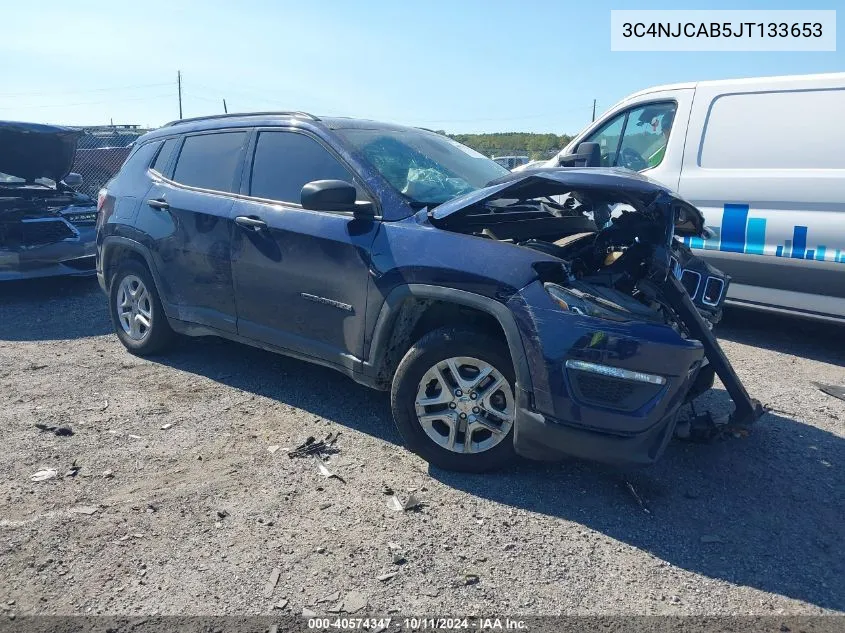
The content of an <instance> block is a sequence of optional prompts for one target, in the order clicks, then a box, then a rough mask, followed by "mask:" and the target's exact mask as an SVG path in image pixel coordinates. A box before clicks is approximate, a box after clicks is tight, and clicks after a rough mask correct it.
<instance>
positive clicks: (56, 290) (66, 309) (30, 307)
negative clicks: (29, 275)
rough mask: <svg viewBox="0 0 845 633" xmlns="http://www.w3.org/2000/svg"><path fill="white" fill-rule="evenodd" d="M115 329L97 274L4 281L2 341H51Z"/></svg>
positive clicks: (0, 318)
mask: <svg viewBox="0 0 845 633" xmlns="http://www.w3.org/2000/svg"><path fill="white" fill-rule="evenodd" d="M111 331H112V326H111V322H110V321H109V315H108V311H107V302H106V298H105V296H104V295H103V292H102V290H100V286H99V285H98V284H97V280H96V278H94V277H48V278H45V279H28V280H25V281H4V282H2V283H0V341H49V340H67V339H77V338H85V337H88V336H101V335H103V334H108V333H109V332H111Z"/></svg>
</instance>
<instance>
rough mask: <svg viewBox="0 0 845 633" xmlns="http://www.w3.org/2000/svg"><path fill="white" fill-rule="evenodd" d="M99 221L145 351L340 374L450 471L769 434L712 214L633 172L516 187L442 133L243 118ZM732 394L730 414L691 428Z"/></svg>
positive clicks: (226, 123) (106, 269)
mask: <svg viewBox="0 0 845 633" xmlns="http://www.w3.org/2000/svg"><path fill="white" fill-rule="evenodd" d="M98 209H99V213H98V220H97V227H98V236H97V246H98V254H97V272H98V276H99V280H100V284H101V286H102V287H103V289H104V290H105V291H106V293H107V294H108V297H109V312H110V314H111V318H112V321H113V323H114V328H115V331H116V332H117V335H118V337H119V338H120V340H121V342H122V343H123V344H124V345H125V346H126V348H127V349H128V350H129V351H131V352H132V353H135V354H140V355H145V354H155V353H160V352H163V351H164V350H165V348H166V347H167V346H168V344H170V343H171V341H172V340H173V338H174V334H175V333H179V334H185V335H189V336H203V335H216V336H222V337H225V338H229V339H233V340H236V341H241V342H244V343H248V344H250V345H255V346H259V347H262V348H265V349H269V350H273V351H277V352H281V353H283V354H288V355H291V356H295V357H297V358H301V359H303V360H308V361H311V362H315V363H319V364H321V365H325V366H327V367H331V368H333V369H336V370H338V371H341V372H343V373H345V374H347V375H348V376H350V377H351V378H353V379H354V380H356V381H358V382H360V383H362V384H364V385H367V386H369V387H372V388H375V389H382V390H389V391H390V394H391V406H392V410H393V416H394V419H395V421H396V424H397V426H398V428H399V431H400V432H401V434H402V437H403V438H404V440H405V442H406V443H407V445H408V447H410V448H411V449H412V450H413V451H415V452H417V453H418V454H419V455H421V456H422V457H424V458H425V459H426V460H428V461H429V462H431V463H432V464H434V465H436V466H439V467H443V468H447V469H454V470H464V471H482V470H487V469H490V468H495V467H498V466H501V465H503V464H504V463H506V462H507V461H508V460H510V459H511V458H512V457H513V456H514V455H515V454H520V455H524V456H526V457H531V458H538V459H549V458H553V457H555V456H560V455H563V454H570V455H576V456H580V457H586V458H590V459H597V460H602V461H608V462H616V463H641V464H645V463H651V462H653V461H654V460H656V459H657V458H658V457H659V456H660V455H661V453H662V452H663V449H664V448H665V446H666V444H667V443H668V441H669V440H670V439H671V437H672V436H673V435H681V436H691V435H710V434H713V433H717V432H720V431H723V430H724V429H725V428H733V427H736V426H747V425H750V424H751V423H752V422H753V421H754V420H755V419H756V418H758V417H759V416H760V414H761V407H760V405H759V403H758V402H756V401H755V400H752V399H751V398H750V397H749V396H748V394H747V393H746V391H745V389H744V388H743V386H742V384H741V382H740V381H739V379H738V378H737V376H736V374H735V373H734V371H733V369H732V367H731V365H730V363H729V362H728V361H727V359H726V358H725V356H724V354H723V353H722V351H721V350H720V348H719V345H718V343H717V342H716V340H715V338H714V337H713V335H712V334H711V332H710V327H711V326H712V324H713V323H715V322H716V321H718V319H719V316H720V313H721V304H722V301H723V299H724V297H725V291H726V289H727V286H728V283H729V279H728V278H727V277H726V276H725V275H723V274H722V273H720V272H719V271H718V270H716V269H714V268H712V267H711V266H709V265H708V264H706V263H705V262H703V261H702V260H701V259H699V258H697V257H695V256H693V255H692V254H691V252H690V251H689V250H688V249H687V248H686V247H685V246H684V245H683V243H682V242H681V241H680V240H679V239H676V236H679V237H682V236H688V235H699V236H700V235H703V234H704V233H705V231H706V229H705V228H704V226H703V222H702V216H701V213H700V212H699V211H698V210H697V209H696V208H694V207H693V206H691V205H690V204H689V203H687V202H685V201H684V200H682V199H681V198H679V197H677V196H676V195H675V194H673V193H672V192H671V191H669V190H667V189H666V188H665V187H663V186H662V185H660V184H657V183H655V182H653V181H651V180H649V179H647V178H645V177H643V176H640V175H638V174H636V173H633V172H628V171H620V170H609V169H590V168H577V167H576V168H558V169H541V170H535V171H524V172H521V173H513V174H512V173H510V172H508V171H507V170H506V169H504V168H503V167H501V166H499V165H498V164H496V163H495V162H493V161H492V160H490V159H488V158H486V157H484V156H482V155H481V154H479V153H477V152H475V151H473V150H472V149H470V148H468V147H465V146H463V145H461V144H459V143H456V142H455V141H453V140H451V139H449V138H447V137H445V136H442V135H440V134H436V133H434V132H430V131H427V130H422V129H417V128H410V127H402V126H398V125H389V124H383V123H375V122H372V121H362V120H355V119H343V118H317V117H314V116H312V115H309V114H305V113H301V112H275V113H255V114H236V115H224V116H212V117H205V118H199V119H189V120H183V121H175V122H173V123H170V124H168V125H165V126H164V127H162V128H160V129H158V130H156V131H154V132H150V133H149V134H146V135H145V136H143V137H141V138H140V139H138V141H137V144H136V146H135V148H134V149H133V151H132V154H131V155H130V157H129V158H128V160H127V161H126V163H125V164H124V166H123V168H122V169H121V170H120V173H118V174H117V176H115V178H114V179H113V180H112V181H111V182H110V183H109V184H108V186H107V188H106V189H103V190H102V191H101V192H100V196H99V200H98ZM714 375H718V376H719V377H720V379H721V380H722V382H723V383H724V385H725V387H726V389H727V391H728V393H729V394H730V396H731V398H732V399H733V400H734V403H735V409H734V412H733V413H732V414H731V416H729V417H728V418H724V419H714V418H713V417H711V416H707V415H705V416H699V417H695V418H692V419H685V420H684V421H683V423H679V422H678V419H679V416H678V414H679V411H680V409H681V408H682V406H683V405H684V404H685V403H689V402H690V401H692V399H693V398H696V397H697V396H699V395H701V394H702V393H704V392H705V391H707V390H708V389H710V387H711V386H712V385H713V379H714ZM315 388H316V389H318V388H319V386H315Z"/></svg>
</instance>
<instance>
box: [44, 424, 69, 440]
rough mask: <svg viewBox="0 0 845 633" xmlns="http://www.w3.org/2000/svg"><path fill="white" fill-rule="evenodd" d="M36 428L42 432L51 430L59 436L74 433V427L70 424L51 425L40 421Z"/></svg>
mask: <svg viewBox="0 0 845 633" xmlns="http://www.w3.org/2000/svg"><path fill="white" fill-rule="evenodd" d="M35 428H36V429H38V430H39V431H41V432H42V433H45V432H49V433H52V434H53V435H56V436H58V437H70V436H71V435H73V429H72V428H70V427H69V426H49V425H47V424H41V423H40V422H39V423H37V424H36V425H35Z"/></svg>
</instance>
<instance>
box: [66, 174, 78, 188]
mask: <svg viewBox="0 0 845 633" xmlns="http://www.w3.org/2000/svg"><path fill="white" fill-rule="evenodd" d="M63 182H64V183H65V184H66V185H67V186H68V187H70V188H71V189H76V188H77V187H81V186H82V175H81V174H76V173H73V172H71V173H69V174H68V175H67V176H65V177H64V180H63Z"/></svg>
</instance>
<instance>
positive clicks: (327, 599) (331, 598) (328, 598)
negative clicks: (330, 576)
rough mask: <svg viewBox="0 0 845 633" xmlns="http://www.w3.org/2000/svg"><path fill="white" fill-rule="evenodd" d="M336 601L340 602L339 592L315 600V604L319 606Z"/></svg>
mask: <svg viewBox="0 0 845 633" xmlns="http://www.w3.org/2000/svg"><path fill="white" fill-rule="evenodd" d="M338 600H340V592H339V591H335V592H334V593H331V594H329V595H327V596H324V597H322V598H320V599H319V600H317V604H321V603H323V602H337V601H338Z"/></svg>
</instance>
